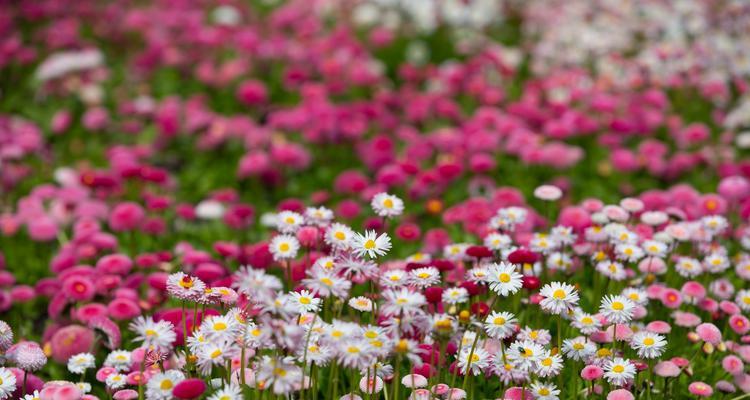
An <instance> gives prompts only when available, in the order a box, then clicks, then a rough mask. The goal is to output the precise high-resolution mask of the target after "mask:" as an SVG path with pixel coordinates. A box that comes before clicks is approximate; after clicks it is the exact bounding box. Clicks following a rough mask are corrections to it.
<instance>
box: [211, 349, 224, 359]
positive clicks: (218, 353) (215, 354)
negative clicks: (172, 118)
mask: <svg viewBox="0 0 750 400" xmlns="http://www.w3.org/2000/svg"><path fill="white" fill-rule="evenodd" d="M221 354H222V353H221V350H220V349H216V350H214V351H213V352H212V353H211V354H210V356H211V358H217V357H220V356H221Z"/></svg>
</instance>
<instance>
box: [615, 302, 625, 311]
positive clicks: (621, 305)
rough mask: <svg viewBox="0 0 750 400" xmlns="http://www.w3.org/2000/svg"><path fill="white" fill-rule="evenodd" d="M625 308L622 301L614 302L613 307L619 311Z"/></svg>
mask: <svg viewBox="0 0 750 400" xmlns="http://www.w3.org/2000/svg"><path fill="white" fill-rule="evenodd" d="M624 308H625V305H624V304H622V303H620V302H619V301H613V302H612V309H613V310H617V311H622V310H623V309H624Z"/></svg>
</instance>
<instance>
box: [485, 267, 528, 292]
mask: <svg viewBox="0 0 750 400" xmlns="http://www.w3.org/2000/svg"><path fill="white" fill-rule="evenodd" d="M522 278H523V276H522V275H521V274H519V273H518V272H516V267H515V266H513V264H508V263H504V262H501V263H499V264H496V263H492V264H490V265H489V266H488V268H487V283H488V285H489V287H490V289H492V290H493V291H494V292H495V293H497V294H499V295H500V296H503V297H507V296H508V295H510V294H514V293H516V292H518V291H519V290H520V289H521V287H522V286H523V281H522Z"/></svg>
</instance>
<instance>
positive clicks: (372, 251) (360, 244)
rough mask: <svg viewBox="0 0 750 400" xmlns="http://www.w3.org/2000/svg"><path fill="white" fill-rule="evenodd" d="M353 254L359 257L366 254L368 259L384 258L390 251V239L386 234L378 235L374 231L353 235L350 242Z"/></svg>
mask: <svg viewBox="0 0 750 400" xmlns="http://www.w3.org/2000/svg"><path fill="white" fill-rule="evenodd" d="M351 247H352V251H353V252H354V254H356V255H357V256H359V257H362V256H364V255H365V254H367V256H368V257H370V258H376V257H379V256H384V255H385V253H387V252H388V250H390V249H391V238H390V237H389V236H388V234H387V233H381V234H380V235H378V234H377V233H376V232H375V231H366V232H365V234H364V235H361V234H359V233H355V234H354V237H353V238H352V240H351Z"/></svg>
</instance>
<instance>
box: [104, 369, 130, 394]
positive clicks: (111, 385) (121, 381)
mask: <svg viewBox="0 0 750 400" xmlns="http://www.w3.org/2000/svg"><path fill="white" fill-rule="evenodd" d="M127 383H128V382H127V378H126V377H125V375H123V374H117V373H115V374H110V375H109V376H107V379H106V380H105V381H104V384H105V385H107V389H110V390H117V389H120V388H123V387H125V385H126V384H127Z"/></svg>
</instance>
